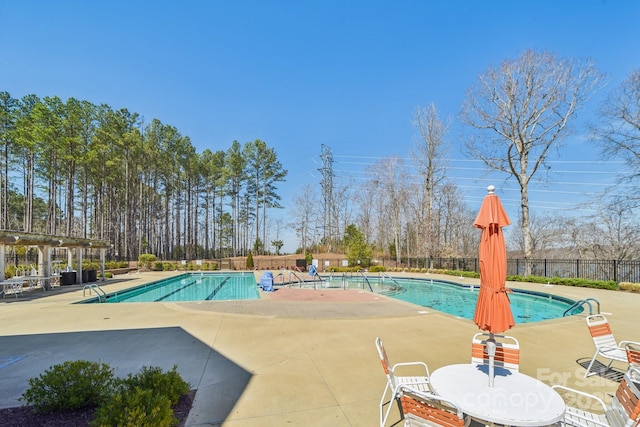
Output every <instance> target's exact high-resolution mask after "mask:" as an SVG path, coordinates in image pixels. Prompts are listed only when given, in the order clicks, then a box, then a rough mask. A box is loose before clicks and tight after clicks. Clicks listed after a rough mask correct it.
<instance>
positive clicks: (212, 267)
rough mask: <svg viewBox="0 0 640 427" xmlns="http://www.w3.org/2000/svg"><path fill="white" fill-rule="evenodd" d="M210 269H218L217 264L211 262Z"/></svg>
mask: <svg viewBox="0 0 640 427" xmlns="http://www.w3.org/2000/svg"><path fill="white" fill-rule="evenodd" d="M211 269H212V270H217V269H218V264H217V263H215V262H212V263H211Z"/></svg>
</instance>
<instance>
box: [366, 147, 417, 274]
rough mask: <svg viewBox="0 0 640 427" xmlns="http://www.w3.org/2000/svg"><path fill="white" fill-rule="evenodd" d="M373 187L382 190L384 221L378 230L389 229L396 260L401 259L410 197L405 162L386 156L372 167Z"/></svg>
mask: <svg viewBox="0 0 640 427" xmlns="http://www.w3.org/2000/svg"><path fill="white" fill-rule="evenodd" d="M371 174H372V180H371V181H372V188H377V189H379V190H380V197H381V200H380V202H379V203H380V207H381V213H382V216H381V217H380V220H381V221H382V222H381V223H379V224H378V225H377V227H378V230H389V232H390V233H391V240H392V243H393V245H394V247H395V251H396V262H400V259H401V253H402V251H401V240H400V239H401V237H402V230H403V225H405V224H406V222H405V217H404V215H405V212H404V206H405V203H406V200H407V198H408V194H407V176H406V171H405V168H404V163H403V161H402V160H401V159H399V158H397V157H392V158H386V159H383V160H381V161H380V162H378V163H377V164H376V165H375V166H374V167H373V168H372V169H371Z"/></svg>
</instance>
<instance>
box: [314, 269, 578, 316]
mask: <svg viewBox="0 0 640 427" xmlns="http://www.w3.org/2000/svg"><path fill="white" fill-rule="evenodd" d="M325 283H326V286H328V287H345V288H352V289H354V288H360V289H364V290H370V291H371V290H373V291H374V292H378V293H380V294H382V295H386V296H388V297H391V298H395V299H399V300H402V301H406V302H409V303H412V304H416V305H420V306H423V307H428V308H431V309H434V310H437V311H441V312H444V313H447V314H451V315H453V316H458V317H462V318H464V319H469V320H473V315H474V313H475V309H476V302H477V300H478V286H471V285H465V284H460V283H455V282H449V281H444V280H431V279H398V278H395V279H392V278H390V277H384V278H378V277H368V278H367V279H364V276H360V277H356V276H354V277H350V278H347V279H346V280H345V279H342V278H339V279H337V278H326V282H325ZM512 291H513V292H512V293H509V294H508V296H509V299H510V301H511V311H512V313H513V317H514V319H515V321H516V323H531V322H540V321H543V320H550V319H557V318H559V317H563V316H564V313H565V312H566V311H567V310H568V309H569V308H570V307H571V306H573V304H574V303H575V301H573V300H571V299H569V298H564V297H560V296H557V295H551V294H547V293H543V292H535V291H526V290H522V289H512ZM582 310H583V309H582V308H578V309H576V310H575V311H574V312H572V313H571V314H577V313H578V312H581V311H582Z"/></svg>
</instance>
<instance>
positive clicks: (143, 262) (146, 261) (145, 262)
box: [138, 254, 156, 270]
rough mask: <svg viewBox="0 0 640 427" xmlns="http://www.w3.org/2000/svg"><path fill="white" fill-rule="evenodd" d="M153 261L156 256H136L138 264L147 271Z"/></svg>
mask: <svg viewBox="0 0 640 427" xmlns="http://www.w3.org/2000/svg"><path fill="white" fill-rule="evenodd" d="M155 261H156V256H155V255H154V254H140V256H138V264H139V265H140V266H141V267H142V268H146V269H147V270H151V264H152V263H154V262H155Z"/></svg>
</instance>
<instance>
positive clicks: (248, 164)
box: [0, 92, 287, 260]
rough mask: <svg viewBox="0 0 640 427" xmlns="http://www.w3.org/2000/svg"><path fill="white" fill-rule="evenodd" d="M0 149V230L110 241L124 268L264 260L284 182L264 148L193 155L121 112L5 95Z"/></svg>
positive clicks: (255, 144) (0, 95)
mask: <svg viewBox="0 0 640 427" xmlns="http://www.w3.org/2000/svg"><path fill="white" fill-rule="evenodd" d="M0 144H1V147H2V153H1V154H0V229H5V230H21V231H24V232H34V233H44V234H51V235H67V236H76V237H84V238H93V239H100V240H106V241H109V242H111V243H112V245H113V253H112V254H111V255H112V256H115V257H116V258H119V259H126V260H130V259H137V257H138V255H140V254H142V253H152V254H155V255H156V256H158V257H159V258H161V259H195V258H201V257H206V258H215V257H224V256H235V255H244V254H246V253H247V252H248V251H254V253H264V252H266V251H267V250H268V249H269V248H270V246H269V244H268V243H267V242H266V239H267V231H266V223H267V217H268V213H269V210H270V209H273V208H281V207H282V206H281V205H280V200H281V198H280V195H279V194H278V192H277V183H279V182H282V181H284V180H285V177H286V175H287V171H286V170H285V169H284V168H283V167H282V165H281V164H280V162H279V161H278V157H277V153H276V152H275V150H274V149H273V148H271V147H269V146H268V145H267V143H266V142H264V141H261V140H260V139H256V140H254V141H251V142H245V143H244V144H241V143H239V142H238V141H233V142H232V143H231V146H230V147H229V148H228V149H227V150H226V151H223V150H217V151H212V150H210V149H205V150H204V151H202V152H201V153H198V152H196V149H195V148H194V146H193V144H192V143H191V140H190V138H189V137H188V136H186V135H183V134H182V133H181V132H180V131H179V130H178V129H176V128H175V127H174V126H171V125H168V124H164V123H162V122H161V121H160V120H158V119H153V120H152V121H151V122H150V123H146V124H145V123H143V120H142V119H141V118H140V116H139V114H137V113H133V112H130V111H129V110H127V109H126V108H123V109H118V110H116V109H113V108H112V107H110V106H108V105H106V104H100V105H96V104H93V103H91V102H89V101H83V100H78V99H75V98H69V99H67V100H66V101H63V100H62V99H60V98H59V97H57V96H53V97H48V96H45V97H43V98H40V97H38V96H37V95H33V94H30V95H26V96H24V97H22V98H20V99H17V98H13V97H12V96H11V95H10V94H9V93H8V92H0ZM270 243H271V245H272V246H273V247H275V248H276V251H279V250H280V248H281V247H282V245H283V243H282V242H281V241H280V242H278V241H274V242H270Z"/></svg>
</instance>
